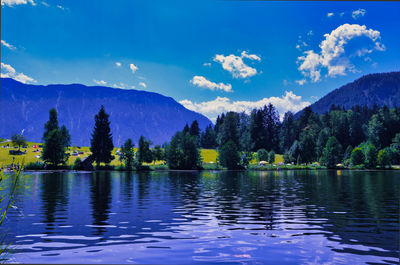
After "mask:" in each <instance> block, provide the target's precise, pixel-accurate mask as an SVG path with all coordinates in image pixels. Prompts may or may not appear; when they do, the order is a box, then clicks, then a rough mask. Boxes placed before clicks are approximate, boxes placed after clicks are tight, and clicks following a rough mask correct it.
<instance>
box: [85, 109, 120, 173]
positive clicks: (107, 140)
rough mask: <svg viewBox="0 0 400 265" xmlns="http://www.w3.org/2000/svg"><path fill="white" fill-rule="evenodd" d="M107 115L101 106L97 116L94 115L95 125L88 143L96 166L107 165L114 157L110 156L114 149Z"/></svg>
mask: <svg viewBox="0 0 400 265" xmlns="http://www.w3.org/2000/svg"><path fill="white" fill-rule="evenodd" d="M108 118H109V115H108V114H107V113H106V112H105V110H104V106H103V105H102V106H101V108H100V111H99V113H98V114H96V115H95V117H94V120H95V125H94V130H93V133H92V139H91V141H90V143H91V147H90V151H91V152H92V156H93V159H94V161H95V162H96V164H97V165H99V164H100V163H105V164H108V163H110V162H111V161H112V160H113V159H114V156H113V155H112V154H111V152H112V150H113V149H114V144H113V141H112V134H111V128H110V121H109V120H108Z"/></svg>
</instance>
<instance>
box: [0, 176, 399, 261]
mask: <svg viewBox="0 0 400 265" xmlns="http://www.w3.org/2000/svg"><path fill="white" fill-rule="evenodd" d="M21 184H22V185H23V186H24V188H20V189H19V191H18V194H17V196H16V197H15V206H16V208H14V209H12V210H11V211H10V213H9V215H8V218H7V220H6V222H5V223H4V224H3V227H2V228H1V229H2V230H3V231H4V229H7V230H8V234H7V237H6V240H7V241H8V242H13V247H12V248H13V253H12V254H11V255H10V260H9V261H11V262H19V263H119V264H121V263H139V264H198V263H203V264H215V263H225V264H368V263H369V264H371V263H381V264H398V263H399V191H400V172H399V171H397V172H396V171H274V172H209V171H205V172H200V173H194V172H146V173H140V174H138V173H127V172H95V173H84V172H82V173H79V172H78V173H77V172H69V173H60V172H58V173H40V172H36V173H25V176H24V177H23V178H22V182H21Z"/></svg>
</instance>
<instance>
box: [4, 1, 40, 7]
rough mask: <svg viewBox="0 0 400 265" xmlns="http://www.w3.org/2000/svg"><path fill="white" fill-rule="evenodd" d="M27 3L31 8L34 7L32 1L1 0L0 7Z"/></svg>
mask: <svg viewBox="0 0 400 265" xmlns="http://www.w3.org/2000/svg"><path fill="white" fill-rule="evenodd" d="M28 3H30V4H31V5H33V6H34V5H36V3H35V2H34V1H33V0H1V5H2V6H4V5H7V6H14V5H26V4H28Z"/></svg>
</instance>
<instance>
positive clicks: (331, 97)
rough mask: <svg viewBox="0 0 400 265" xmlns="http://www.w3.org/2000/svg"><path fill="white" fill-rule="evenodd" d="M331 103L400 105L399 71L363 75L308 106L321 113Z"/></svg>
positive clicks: (390, 106) (344, 104)
mask: <svg viewBox="0 0 400 265" xmlns="http://www.w3.org/2000/svg"><path fill="white" fill-rule="evenodd" d="M332 104H335V105H340V106H343V107H344V108H345V109H350V108H351V107H353V106H355V105H367V106H369V107H371V106H373V105H374V104H376V105H378V106H383V105H387V106H388V107H389V108H392V107H400V72H391V73H378V74H369V75H365V76H363V77H361V78H359V79H357V80H355V81H354V82H351V83H349V84H347V85H344V86H342V87H340V88H338V89H335V90H333V91H332V92H330V93H328V94H327V95H326V96H324V97H323V98H321V99H320V100H318V101H317V102H315V103H314V104H311V106H310V107H311V109H312V110H313V111H314V112H317V113H319V114H322V113H325V112H326V111H329V109H330V107H331V106H332ZM301 112H302V111H301ZM301 112H299V113H297V114H296V116H299V115H300V114H301Z"/></svg>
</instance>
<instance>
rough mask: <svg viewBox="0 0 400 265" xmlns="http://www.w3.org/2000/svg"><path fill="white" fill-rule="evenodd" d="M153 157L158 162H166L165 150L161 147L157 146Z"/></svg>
mask: <svg viewBox="0 0 400 265" xmlns="http://www.w3.org/2000/svg"><path fill="white" fill-rule="evenodd" d="M153 156H154V159H155V160H157V161H162V160H165V153H164V150H163V149H162V148H161V146H160V145H156V146H154V148H153Z"/></svg>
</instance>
